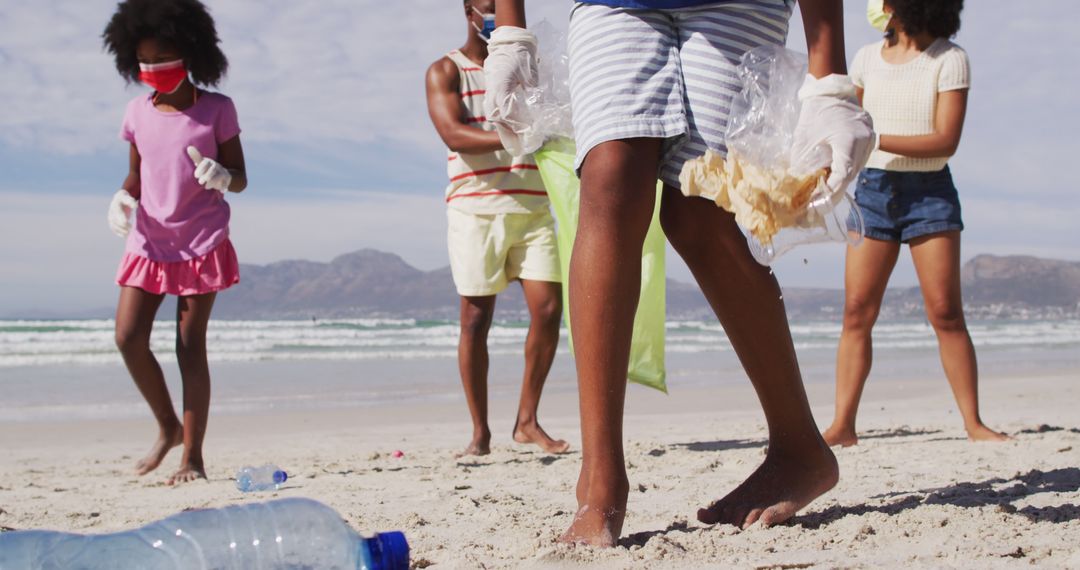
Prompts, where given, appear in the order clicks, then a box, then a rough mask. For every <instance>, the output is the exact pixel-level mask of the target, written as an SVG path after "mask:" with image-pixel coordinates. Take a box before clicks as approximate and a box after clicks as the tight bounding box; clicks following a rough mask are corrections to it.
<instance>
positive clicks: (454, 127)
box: [426, 58, 503, 154]
mask: <svg viewBox="0 0 1080 570" xmlns="http://www.w3.org/2000/svg"><path fill="white" fill-rule="evenodd" d="M426 83H427V104H428V115H430V116H431V122H432V124H434V125H435V130H436V131H437V132H438V133H439V137H440V138H442V140H443V142H444V143H446V147H447V148H449V149H450V150H452V151H454V152H463V153H466V154H480V153H486V152H494V151H497V150H502V149H503V144H502V141H501V140H499V134H498V133H496V132H495V131H485V130H483V129H478V128H476V127H473V126H470V125H469V124H468V123H466V122H465V119H466V117H463V116H462V109H464V107H463V106H462V104H461V93H459V91H458V90H459V89H460V83H461V80H460V78H459V77H458V70H457V66H455V65H454V62H452V61H450V60H448V59H446V58H443V59H441V60H439V61H437V62H435V63H433V64H431V67H429V68H428V71H427V81H426Z"/></svg>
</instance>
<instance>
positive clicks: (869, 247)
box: [823, 238, 900, 447]
mask: <svg viewBox="0 0 1080 570" xmlns="http://www.w3.org/2000/svg"><path fill="white" fill-rule="evenodd" d="M899 255H900V242H893V241H884V240H876V239H870V238H866V239H864V240H863V242H862V243H861V244H859V246H858V247H851V246H850V245H849V246H848V249H847V260H846V263H845V265H844V325H843V330H841V332H840V345H839V347H838V348H837V349H836V413H835V415H834V416H833V421H832V425H831V426H829V429H827V430H825V433H824V434H823V435H824V436H825V442H826V443H828V444H829V445H842V446H844V447H848V446H851V445H855V444H856V443H858V442H859V436H858V434H857V433H856V431H855V416H856V414H857V413H858V411H859V400H860V399H861V398H862V392H863V387H864V386H865V385H866V379H867V378H868V377H869V376H870V366H871V364H872V362H873V341H872V334H871V332H872V330H873V328H874V323H875V322H876V321H877V317H878V313H879V312H880V311H881V301H882V299H884V298H885V288H886V286H887V285H888V284H889V276H890V275H892V271H893V268H894V267H896V259H897V257H898V256H899Z"/></svg>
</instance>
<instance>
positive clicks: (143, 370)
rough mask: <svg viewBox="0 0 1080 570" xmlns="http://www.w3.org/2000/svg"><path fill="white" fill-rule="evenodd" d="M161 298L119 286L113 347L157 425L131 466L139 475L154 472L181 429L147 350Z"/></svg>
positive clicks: (176, 442)
mask: <svg viewBox="0 0 1080 570" xmlns="http://www.w3.org/2000/svg"><path fill="white" fill-rule="evenodd" d="M164 298H165V296H164V295H154V294H151V293H147V292H146V291H143V290H142V289H138V288H135V287H121V288H120V301H119V303H117V306H116V346H117V348H119V349H120V354H121V355H122V356H123V357H124V364H125V365H127V369H128V372H129V373H130V374H131V378H132V379H133V380H135V386H136V387H138V388H139V392H140V393H142V396H143V398H144V399H145V400H146V403H147V404H150V410H151V411H152V412H153V413H154V419H156V420H157V424H158V438H157V441H155V442H154V445H153V446H152V447H151V448H150V452H149V453H147V454H146V457H143V458H142V459H140V460H139V461H138V462H136V463H135V472H136V473H138V474H139V475H145V474H146V473H149V472H150V471H153V470H154V469H156V468H157V466H158V465H160V464H161V461H162V460H163V459H165V455H167V454H168V453H169V450H170V449H172V448H173V447H176V446H177V445H180V443H181V442H182V441H183V439H182V436H183V433H182V432H183V428H182V427H181V425H180V420H179V419H178V418H177V417H176V411H175V410H173V404H172V398H170V397H169V388H168V386H166V385H165V375H164V374H163V373H162V372H161V366H159V365H158V362H157V359H156V358H154V353H153V352H151V351H150V331H151V330H152V329H153V326H154V316H155V315H156V314H157V310H158V307H160V306H161V301H162V300H163V299H164Z"/></svg>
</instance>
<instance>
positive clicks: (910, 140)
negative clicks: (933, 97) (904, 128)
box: [880, 89, 968, 158]
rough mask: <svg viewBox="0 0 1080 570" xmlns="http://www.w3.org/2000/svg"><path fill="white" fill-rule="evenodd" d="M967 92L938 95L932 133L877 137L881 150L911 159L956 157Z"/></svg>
mask: <svg viewBox="0 0 1080 570" xmlns="http://www.w3.org/2000/svg"><path fill="white" fill-rule="evenodd" d="M967 96H968V90H967V89H956V90H954V91H944V92H942V93H938V96H937V105H936V107H937V110H936V111H935V112H934V132H933V133H930V134H928V135H917V136H907V137H903V136H894V135H881V143H880V147H881V150H883V151H885V152H891V153H893V154H899V155H902V156H910V157H912V158H940V157H943V156H952V155H954V154H956V148H957V147H958V146H960V133H961V131H963V129H964V115H965V114H967Z"/></svg>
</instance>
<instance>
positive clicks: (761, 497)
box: [697, 443, 839, 529]
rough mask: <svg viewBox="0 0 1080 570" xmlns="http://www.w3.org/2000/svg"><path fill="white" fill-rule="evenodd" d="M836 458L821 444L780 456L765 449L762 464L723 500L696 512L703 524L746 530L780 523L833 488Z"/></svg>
mask: <svg viewBox="0 0 1080 570" xmlns="http://www.w3.org/2000/svg"><path fill="white" fill-rule="evenodd" d="M838 477H839V469H838V468H837V465H836V457H835V456H834V455H833V454H832V451H830V450H829V448H828V447H827V446H825V445H824V443H822V444H821V446H820V447H818V448H817V449H814V450H812V451H809V452H807V451H802V452H799V453H798V454H792V453H783V452H780V451H778V450H776V449H775V447H770V448H769V453H768V455H766V456H765V462H764V463H762V464H761V466H760V467H758V468H757V470H756V471H754V473H753V474H751V475H750V477H748V478H747V479H746V481H743V483H742V484H741V485H739V486H738V487H736V489H735V490H734V491H732V492H731V493H729V494H728V495H727V496H726V497H724V498H723V499H720V500H719V501H716V502H715V503H713V504H712V505H709V507H707V508H704V509H701V510H699V511H698V514H697V518H698V520H699V521H701V522H703V523H705V524H718V523H719V524H731V525H735V526H737V527H740V528H744V529H745V528H747V527H749V526H750V525H752V524H754V523H755V522H758V521H761V524H762V525H764V526H772V525H774V524H777V523H782V522H784V521H786V520H788V519H789V518H791V517H792V516H794V515H795V513H796V512H798V511H799V510H800V509H802V508H803V507H805V506H806V505H808V504H810V502H811V501H813V500H814V499H816V498H818V497H820V496H821V495H823V494H824V493H825V492H827V491H828V490H829V489H832V488H833V486H834V485H836V481H837V479H838Z"/></svg>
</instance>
